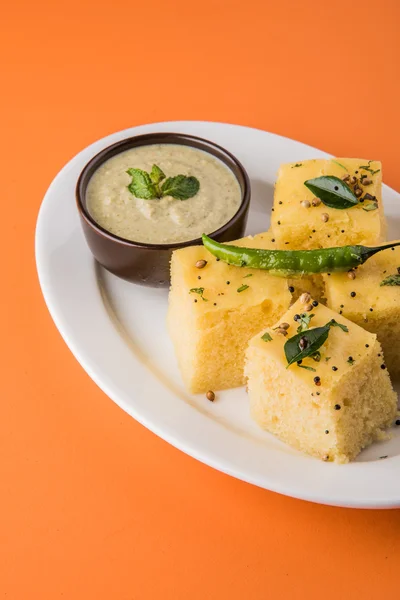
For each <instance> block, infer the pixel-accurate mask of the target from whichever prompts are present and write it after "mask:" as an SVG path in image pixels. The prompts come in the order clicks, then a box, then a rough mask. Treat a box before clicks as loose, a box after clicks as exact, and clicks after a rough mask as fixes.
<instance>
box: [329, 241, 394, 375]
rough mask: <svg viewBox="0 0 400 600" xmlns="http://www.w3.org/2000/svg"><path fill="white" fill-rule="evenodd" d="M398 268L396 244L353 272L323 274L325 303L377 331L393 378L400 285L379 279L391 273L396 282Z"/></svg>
mask: <svg viewBox="0 0 400 600" xmlns="http://www.w3.org/2000/svg"><path fill="white" fill-rule="evenodd" d="M399 268H400V248H394V249H393V250H390V249H389V250H384V251H383V252H379V253H378V254H376V255H375V256H373V257H372V258H370V259H369V260H368V261H367V262H366V263H365V264H364V265H362V266H361V267H358V269H357V270H356V271H355V272H354V274H351V273H350V274H349V273H335V274H331V275H327V274H326V275H324V282H325V297H326V301H327V304H328V306H329V307H330V308H332V309H333V310H336V311H337V312H340V313H342V314H343V315H344V316H345V317H347V318H348V319H350V320H351V321H353V322H354V323H357V324H358V325H360V326H361V327H364V329H366V330H367V331H371V332H372V333H376V334H377V336H378V340H379V341H380V343H381V344H382V348H383V352H384V355H385V361H386V365H387V367H388V369H389V372H390V375H391V376H392V377H393V378H398V377H399V376H400V287H399V286H397V285H392V286H387V285H385V286H381V283H382V281H383V280H385V279H386V278H387V277H389V276H391V275H394V276H395V282H396V280H397V279H398V277H396V276H398V269H399ZM352 277H355V279H352Z"/></svg>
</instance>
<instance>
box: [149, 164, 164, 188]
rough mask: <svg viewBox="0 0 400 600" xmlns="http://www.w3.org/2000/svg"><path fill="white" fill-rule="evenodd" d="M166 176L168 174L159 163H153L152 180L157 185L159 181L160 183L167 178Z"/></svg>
mask: <svg viewBox="0 0 400 600" xmlns="http://www.w3.org/2000/svg"><path fill="white" fill-rule="evenodd" d="M165 177H166V175H165V174H164V172H163V171H162V170H161V169H160V167H159V166H158V165H153V166H152V167H151V171H150V179H151V180H152V182H153V183H155V184H156V185H157V184H158V183H160V181H162V180H163V179H165Z"/></svg>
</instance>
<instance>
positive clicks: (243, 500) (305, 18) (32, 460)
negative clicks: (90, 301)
mask: <svg viewBox="0 0 400 600" xmlns="http://www.w3.org/2000/svg"><path fill="white" fill-rule="evenodd" d="M399 22H400V3H399V2H398V0H381V2H379V3H375V2H374V3H373V2H368V1H366V0H363V1H358V0H357V1H353V2H342V1H340V0H339V1H338V0H336V1H335V2H325V1H323V0H314V1H305V0H302V1H301V2H300V1H297V0H295V1H292V2H291V1H290V0H275V1H274V2H268V1H262V0H259V1H257V0H246V1H240V2H239V1H238V0H232V1H228V0H219V1H218V0H214V1H213V0H201V1H196V2H193V1H191V0H170V2H163V1H162V0H152V1H151V2H146V1H145V0H142V1H141V2H137V1H136V0H129V1H128V0H126V1H122V0H113V1H112V2H102V3H99V2H95V1H94V0H89V1H85V0H83V1H81V2H80V1H79V0H69V1H68V2H66V3H62V2H51V1H50V0H49V1H48V2H45V0H37V1H36V2H31V1H29V2H28V1H26V2H21V1H18V0H16V1H14V2H8V3H7V4H3V6H2V10H1V25H0V27H1V30H2V31H1V32H0V33H1V35H0V43H1V45H2V46H4V47H3V48H2V49H1V57H2V59H1V60H2V62H3V65H2V69H1V77H2V78H4V81H3V82H2V86H1V89H2V91H1V94H0V104H1V108H2V110H1V112H0V115H1V116H0V119H1V121H2V125H1V139H2V143H1V146H0V152H1V160H0V165H1V173H2V176H1V178H2V189H3V194H2V209H1V213H0V214H1V221H2V233H1V237H0V243H1V256H2V286H1V287H2V293H1V300H0V302H1V309H2V310H1V314H2V325H1V344H0V346H1V349H0V352H1V360H0V364H1V402H0V598H2V597H4V598H7V600H11V599H17V600H22V599H24V600H25V599H29V600H31V599H34V600H36V599H37V600H47V599H49V600H50V599H51V600H53V599H57V598H61V597H62V598H63V599H64V600H66V599H74V600H81V599H82V600H83V599H85V600H92V599H93V600H103V599H104V600H105V599H107V600H131V599H135V600H136V599H138V600H147V599H158V598H162V599H166V600H186V599H191V600H197V599H199V600H200V599H201V600H204V599H214V598H215V599H217V598H218V599H225V598H226V599H242V598H246V600H253V599H257V600H258V599H265V598H278V597H280V598H285V599H286V598H287V599H290V600H292V599H293V600H296V599H298V598H300V599H307V600H308V599H314V598H315V599H317V598H318V599H321V598H322V599H323V600H325V599H334V598H335V599H343V598H344V599H350V598H354V597H356V596H355V594H356V593H357V597H358V596H359V597H363V598H364V599H372V598H376V597H383V596H384V595H385V594H389V593H392V595H393V596H394V595H395V594H396V593H397V595H398V594H399V590H400V579H399V565H400V511H399V510H393V511H386V512H385V511H376V512H374V511H356V510H346V509H338V508H330V507H324V506H318V505H313V504H308V503H306V502H301V501H298V500H293V499H291V498H285V497H282V496H278V495H276V494H274V493H270V492H267V491H265V490H261V489H257V488H255V487H252V486H250V485H247V484H245V483H242V482H240V481H236V480H234V479H232V478H230V477H228V476H226V475H223V474H221V473H218V472H216V471H213V470H212V469H211V468H209V467H206V466H204V465H202V464H200V463H198V462H196V461H194V460H192V459H191V458H189V457H187V456H185V455H184V454H182V453H181V452H179V451H177V450H175V449H174V448H172V447H171V446H169V445H167V444H166V443H165V442H164V441H162V440H161V439H158V438H157V437H155V436H154V435H153V434H151V433H150V432H148V431H147V430H145V429H144V428H143V427H141V426H140V425H139V424H138V423H136V422H135V421H134V420H133V419H131V418H130V417H128V416H127V415H126V414H124V413H123V412H122V411H121V410H120V409H119V408H118V407H117V406H116V405H114V404H113V402H111V401H110V400H109V399H108V398H107V397H106V396H105V395H104V394H103V393H102V392H101V391H100V390H99V389H97V387H96V386H95V384H94V383H93V382H92V381H91V380H90V379H89V377H88V376H87V375H86V374H85V373H84V371H83V370H82V368H81V367H80V366H79V365H78V363H77V362H76V361H75V359H74V358H73V356H72V355H71V354H70V352H69V351H68V349H67V348H66V346H65V344H64V343H63V341H62V340H61V337H60V336H59V334H58V332H57V331H56V328H55V326H54V325H53V323H52V321H51V319H50V317H49V315H48V312H47V309H46V307H45V305H44V302H43V299H42V296H41V293H40V290H39V286H38V283H37V277H36V271H35V263H34V252H33V243H34V227H35V221H36V216H37V212H38V209H39V206H40V202H41V199H42V197H43V195H44V193H45V190H46V188H47V186H48V185H49V183H50V181H51V179H52V178H53V177H54V176H55V174H56V173H57V171H58V170H59V169H60V168H61V167H62V166H63V165H64V163H65V162H66V161H68V160H69V159H70V158H71V157H72V156H73V155H74V154H75V153H76V152H77V151H79V150H80V149H82V148H83V147H84V146H86V145H87V144H89V143H91V142H92V141H94V140H95V139H97V138H100V137H103V136H104V135H107V134H109V133H111V132H113V131H116V130H119V129H123V128H126V127H130V126H133V125H137V124H141V123H146V122H150V121H162V120H178V119H204V120H215V121H227V122H234V123H239V124H244V125H250V126H254V127H259V128H262V129H266V130H269V131H273V132H277V133H280V134H283V135H286V136H289V137H293V138H296V139H299V140H301V141H303V142H306V143H309V144H312V145H315V146H317V147H320V148H322V149H323V150H326V151H328V152H332V153H333V154H337V155H350V156H362V157H372V158H377V159H381V160H382V161H383V163H384V179H385V181H386V183H388V184H389V185H391V186H393V187H395V188H396V189H398V190H400V170H399V160H400V158H399V149H398V148H399V115H398V107H399V98H400V89H399V66H398V65H399V60H400V52H399V49H400V48H399V42H398V40H399V32H398V28H399Z"/></svg>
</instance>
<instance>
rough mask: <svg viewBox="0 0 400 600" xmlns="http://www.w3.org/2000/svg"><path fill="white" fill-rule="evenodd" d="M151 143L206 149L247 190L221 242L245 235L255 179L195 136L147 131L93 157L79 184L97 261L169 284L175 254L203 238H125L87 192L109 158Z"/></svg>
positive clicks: (132, 276) (146, 281) (126, 274)
mask: <svg viewBox="0 0 400 600" xmlns="http://www.w3.org/2000/svg"><path fill="white" fill-rule="evenodd" d="M150 144H179V145H182V146H191V147H193V148H197V149H199V150H203V151H205V152H208V153H209V154H212V155H213V156H215V157H217V158H219V160H221V161H222V162H223V163H225V164H226V165H227V166H228V167H229V168H230V169H231V171H232V172H233V174H234V175H235V177H236V179H237V180H238V182H239V185H240V189H241V191H242V202H241V205H240V207H239V209H238V211H237V213H236V214H235V215H234V216H233V217H232V219H230V221H228V222H227V223H226V224H225V225H223V226H222V227H220V228H219V229H218V230H217V231H213V232H212V233H210V234H209V235H210V237H212V238H213V239H215V240H218V241H220V242H226V241H230V240H234V239H237V238H240V237H242V236H243V234H244V230H245V227H246V222H247V215H248V210H249V204H250V181H249V177H248V175H247V173H246V171H245V169H244V168H243V166H242V165H241V164H240V162H239V161H238V160H237V159H236V158H235V157H234V156H233V155H232V154H231V153H230V152H228V151H227V150H225V149H224V148H222V147H221V146H218V145H217V144H214V143H213V142H209V141H208V140H204V139H202V138H199V137H195V136H192V135H185V134H181V133H148V134H145V135H137V136H135V137H130V138H127V139H125V140H122V141H121V142H117V143H116V144H113V145H112V146H108V148H105V149H104V150H102V151H101V152H99V153H98V154H96V156H95V157H94V158H92V159H91V160H90V161H89V162H88V163H87V165H86V166H85V168H84V169H83V171H82V172H81V174H80V176H79V179H78V182H77V186H76V202H77V206H78V210H79V214H80V218H81V223H82V227H83V231H84V234H85V237H86V241H87V243H88V245H89V248H90V250H91V251H92V254H93V256H94V257H95V259H96V260H97V261H98V262H99V263H100V264H101V265H102V266H103V267H105V268H106V269H107V270H108V271H111V273H114V274H115V275H118V277H122V278H123V279H127V280H128V281H133V282H134V283H139V284H141V285H150V286H153V287H163V286H167V285H169V263H170V259H171V254H172V252H173V250H176V249H177V248H185V247H186V246H193V245H198V244H201V243H202V242H201V239H200V238H197V239H195V240H190V241H188V242H181V243H176V244H145V243H143V242H132V241H130V240H125V239H123V238H120V237H118V236H116V235H114V234H112V233H110V232H109V231H106V230H105V229H103V228H102V227H101V226H100V225H98V224H97V223H96V222H95V221H94V220H93V218H92V217H91V216H90V214H89V212H88V210H87V206H86V189H87V185H88V183H89V180H90V178H91V176H92V175H93V173H94V172H95V171H96V169H98V168H99V166H100V165H101V164H102V163H104V162H105V161H106V160H108V159H109V158H111V157H113V156H115V155H116V154H119V153H120V152H124V151H125V150H129V149H130V148H134V147H136V146H145V145H150Z"/></svg>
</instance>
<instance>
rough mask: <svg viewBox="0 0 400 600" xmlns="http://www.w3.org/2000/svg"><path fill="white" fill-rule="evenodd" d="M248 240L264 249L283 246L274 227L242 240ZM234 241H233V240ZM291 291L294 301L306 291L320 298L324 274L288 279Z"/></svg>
mask: <svg viewBox="0 0 400 600" xmlns="http://www.w3.org/2000/svg"><path fill="white" fill-rule="evenodd" d="M246 240H251V242H250V244H251V247H252V248H261V249H262V250H280V249H282V248H279V247H278V244H277V241H276V238H275V237H274V233H273V231H272V229H269V230H268V231H266V232H264V233H258V234H257V235H255V236H253V237H252V238H245V239H244V240H242V241H241V245H242V246H244V245H246ZM232 243H233V242H232ZM286 249H288V246H285V247H284V248H283V250H286ZM287 283H288V288H289V291H290V292H291V294H292V303H293V302H295V301H296V300H297V299H298V298H299V297H300V296H301V294H303V293H304V292H308V293H309V294H311V296H313V298H316V299H318V300H320V299H321V298H323V295H324V284H323V279H322V276H321V275H319V274H316V275H304V276H303V277H297V278H295V279H294V278H289V279H288V280H287Z"/></svg>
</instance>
